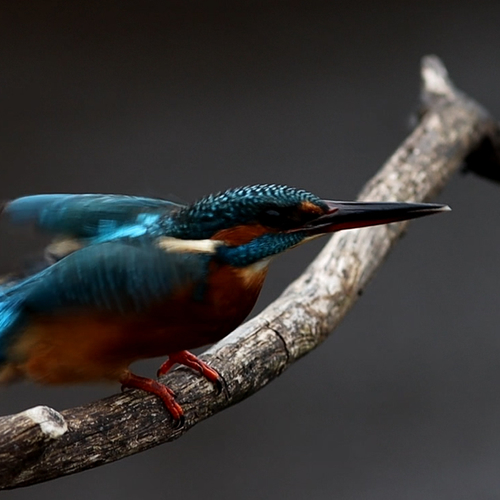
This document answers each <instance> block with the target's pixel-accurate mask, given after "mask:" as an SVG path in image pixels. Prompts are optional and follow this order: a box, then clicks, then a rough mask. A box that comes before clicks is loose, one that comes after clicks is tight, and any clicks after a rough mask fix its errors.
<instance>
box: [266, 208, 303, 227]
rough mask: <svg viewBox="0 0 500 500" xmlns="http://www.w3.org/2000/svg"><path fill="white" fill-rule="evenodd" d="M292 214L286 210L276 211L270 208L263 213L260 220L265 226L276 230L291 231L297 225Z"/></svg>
mask: <svg viewBox="0 0 500 500" xmlns="http://www.w3.org/2000/svg"><path fill="white" fill-rule="evenodd" d="M290 215H291V214H290V213H288V211H286V210H284V209H283V210H276V209H273V208H270V209H268V210H266V211H265V212H262V213H261V214H260V216H259V218H258V220H259V222H260V223H261V224H262V225H263V226H267V227H272V228H276V229H289V228H291V227H293V226H294V225H295V222H294V221H293V219H292V218H291V217H290Z"/></svg>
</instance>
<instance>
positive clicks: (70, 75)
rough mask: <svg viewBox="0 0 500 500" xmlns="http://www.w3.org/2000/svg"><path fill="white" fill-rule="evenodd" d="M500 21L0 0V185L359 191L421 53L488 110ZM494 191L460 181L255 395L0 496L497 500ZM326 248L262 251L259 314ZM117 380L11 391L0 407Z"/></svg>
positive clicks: (499, 313) (28, 236) (499, 380)
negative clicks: (142, 445) (164, 438)
mask: <svg viewBox="0 0 500 500" xmlns="http://www.w3.org/2000/svg"><path fill="white" fill-rule="evenodd" d="M499 22H500V3H499V2H497V1H491V2H485V1H481V0H477V1H475V2H469V1H466V0H463V1H431V0H420V1H418V2H415V1H405V2H402V1H400V0H378V1H368V0H351V1H350V2H333V1H329V2H326V1H322V2H320V1H314V0H308V1H277V0H267V1H250V0H249V1H233V2H223V1H219V0H204V1H201V0H200V1H197V0H183V1H174V0H162V1H143V2H133V1H126V0H122V1H120V2H117V1H111V0H101V1H99V2H94V1H86V2H80V1H73V2H58V1H43V2H34V1H25V2H2V3H1V4H0V68H1V70H0V112H1V117H2V119H1V121H0V128H1V132H0V151H1V159H0V161H1V166H0V198H2V199H5V198H12V197H16V196H19V195H24V194H30V193H44V192H47V193H50V192H74V193H81V192H105V193H130V194H133V193H135V194H140V195H146V196H161V197H167V196H172V197H174V199H177V200H186V201H190V200H193V199H195V198H198V197H200V196H202V195H204V194H207V193H209V192H212V191H218V190H222V189H225V188H227V187H230V186H238V185H244V184H249V183H260V182H278V183H285V184H290V185H294V186H298V187H302V188H306V189H309V190H311V191H313V192H315V193H316V194H318V195H320V196H323V197H325V198H334V199H352V198H354V197H355V196H356V194H357V192H358V191H359V190H360V188H361V187H362V185H363V183H364V182H365V181H366V180H368V178H369V177H370V176H371V175H372V174H374V173H375V172H376V171H377V170H378V168H379V167H380V166H381V164H382V163H383V162H384V161H385V160H386V159H387V158H388V157H389V156H390V155H391V154H392V152H393V151H394V150H395V149H396V147H397V146H398V145H399V144H400V142H401V141H402V140H403V139H404V137H405V136H406V135H407V134H408V133H409V127H408V123H409V116H410V114H411V112H412V111H413V110H414V109H415V108H416V105H417V97H418V90H419V88H418V87H419V63H420V58H421V56H423V55H425V54H428V53H435V54H437V55H439V56H440V57H441V58H442V59H443V60H444V62H445V64H446V65H447V67H448V69H449V71H450V74H451V76H452V78H453V80H454V81H455V82H456V84H457V85H458V86H459V87H460V88H461V89H462V90H464V91H466V92H468V93H469V94H470V95H471V96H473V97H474V98H476V99H477V100H478V101H480V102H481V103H482V104H484V105H485V106H486V107H487V108H488V109H489V110H490V112H491V113H492V114H493V115H495V116H497V117H500V92H499V88H500V56H499V44H500V30H499V29H498V26H499ZM499 195H500V186H498V185H494V184H490V183H488V182H487V181H483V180H481V179H478V178H475V177H473V176H471V175H469V176H456V177H455V178H454V179H453V180H452V182H451V183H450V184H449V186H448V187H447V188H446V190H445V191H444V192H443V193H442V195H441V197H440V201H442V202H445V203H449V204H450V205H451V206H452V207H453V212H452V213H450V214H446V215H443V216H439V217H433V218H429V219H425V220H420V221H416V222H414V223H413V224H412V225H411V227H410V231H409V232H408V234H407V236H406V237H405V238H404V239H403V240H402V241H401V242H400V244H399V245H398V246H397V247H396V249H395V251H394V252H393V254H392V255H391V257H390V258H389V259H388V261H387V262H386V264H385V265H384V266H383V267H382V268H381V270H380V272H379V274H378V275H377V277H376V278H375V280H374V281H373V282H372V283H371V285H370V286H369V287H368V289H367V290H366V292H365V294H364V295H363V297H362V298H361V300H360V301H359V302H358V304H357V306H356V307H355V308H354V309H353V310H352V311H351V313H350V314H349V316H348V317H347V318H346V319H345V320H344V322H343V324H342V325H341V327H340V328H338V329H337V330H336V331H335V332H334V333H333V335H332V336H331V337H330V338H329V340H328V341H327V342H326V343H325V344H323V345H322V346H321V347H320V348H319V349H317V350H316V351H315V352H313V353H311V354H310V355H309V356H307V357H306V358H304V359H303V360H301V361H300V362H299V363H297V364H296V365H294V366H293V367H292V368H291V369H290V370H288V371H287V372H286V373H284V374H283V376H282V377H281V378H280V379H279V380H277V381H275V382H274V383H272V384H271V385H270V386H269V387H267V388H266V389H265V390H263V391H261V392H260V393H259V394H257V395H255V396H254V397H252V398H250V399H249V400H247V401H244V402H243V403H241V404H239V405H237V406H235V407H233V408H230V409H229V410H227V411H225V412H223V413H222V414H219V415H216V416H215V417H213V418H211V419H210V420H208V421H206V422H203V423H202V424H200V425H199V426H197V427H196V428H194V429H192V430H191V431H190V432H189V433H188V434H187V435H186V436H184V437H183V438H181V439H180V440H178V441H176V442H174V443H171V444H168V445H163V446H160V447H157V448H155V449H153V450H150V451H148V452H145V453H142V454H140V455H136V456H134V457H131V458H128V459H125V460H123V461H121V462H118V463H114V464H111V465H107V466H104V467H101V468H98V469H95V470H92V471H88V472H85V473H81V474H78V475H74V476H70V477H66V478H62V479H59V480H56V481H52V482H50V483H46V484H41V485H36V486H33V487H30V488H25V489H21V490H16V491H12V492H8V493H4V496H5V498H12V499H17V500H21V499H32V498H35V497H36V498H38V499H48V498H72V499H73V500H80V499H89V498H92V499H93V500H100V499H107V500H112V499H124V498H137V497H140V496H142V497H151V498H183V499H185V500H191V499H199V498H217V499H219V500H224V499H233V498H238V499H254V498H263V499H268V498H269V499H270V498H273V499H274V498H290V499H302V498H307V499H335V500H341V499H342V500H344V499H345V500H351V499H356V500H364V499H370V500H373V499H387V498H404V499H422V498H425V499H454V500H456V499H470V498H474V499H496V498H499V497H500V474H499V472H498V471H499V469H500V429H499V426H500V424H499V422H500V397H499V384H500V333H499V325H500V307H498V295H499V285H498V283H499V281H500V265H499V264H500V253H499V251H498V248H499V245H500V224H499V223H498V220H499V215H500V210H499ZM1 231H2V233H1V234H2V236H1V237H0V242H1V243H0V271H1V272H6V271H9V270H11V269H12V268H14V267H16V266H19V265H21V264H22V263H23V262H26V261H30V259H32V258H33V256H34V255H36V250H35V247H36V245H37V244H38V243H39V240H38V239H37V238H36V236H35V235H34V234H33V233H32V232H30V231H29V230H26V229H18V228H17V229H13V228H9V227H7V226H6V224H5V223H3V224H2V226H1ZM320 247H321V242H319V243H317V244H310V245H308V246H304V247H303V248H300V249H297V250H295V251H293V252H290V253H289V254H287V255H285V256H283V257H282V258H281V259H279V260H277V261H276V262H275V264H274V266H273V268H272V271H271V273H270V275H269V278H268V280H267V284H266V286H265V289H264V292H263V294H262V299H261V301H260V302H259V306H258V310H260V309H262V307H263V306H264V305H265V304H267V303H268V302H269V301H271V300H272V299H273V298H275V297H276V296H277V295H278V294H279V293H280V291H281V290H282V289H283V288H284V287H285V286H286V284H287V283H289V282H290V281H291V280H292V279H293V278H295V277H296V276H298V275H299V274H300V273H301V272H302V270H303V269H304V267H305V266H306V265H307V263H308V262H309V261H310V260H311V259H312V258H313V257H314V255H315V254H316V253H317V251H318V250H319V248H320ZM158 363H159V361H158V360H154V361H152V362H148V363H143V364H142V365H141V366H139V367H137V370H138V371H139V372H141V373H144V374H149V375H152V374H153V373H154V371H155V369H156V367H157V366H158ZM117 390H118V388H117V387H115V386H109V387H107V386H102V387H100V386H97V387H96V386H89V387H71V388H55V389H54V388H50V389H47V388H41V387H35V386H32V385H30V384H22V385H17V386H13V387H9V388H7V389H1V390H0V414H2V415H5V414H9V413H14V412H18V411H21V410H24V409H26V408H28V407H32V406H35V405H38V404H46V405H49V406H53V407H55V408H56V409H59V410H62V409H64V408H68V407H72V406H75V405H80V404H83V403H86V402H89V401H92V400H94V399H97V398H100V397H103V396H106V395H109V394H112V393H113V392H117Z"/></svg>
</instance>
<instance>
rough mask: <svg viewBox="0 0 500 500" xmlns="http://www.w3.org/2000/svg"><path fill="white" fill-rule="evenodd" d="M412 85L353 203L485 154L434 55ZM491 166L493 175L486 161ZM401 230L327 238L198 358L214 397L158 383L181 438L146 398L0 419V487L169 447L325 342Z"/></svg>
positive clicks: (438, 180) (444, 174)
mask: <svg viewBox="0 0 500 500" xmlns="http://www.w3.org/2000/svg"><path fill="white" fill-rule="evenodd" d="M422 84H423V86H422V106H423V108H422V109H423V112H422V114H421V119H420V122H419V124H418V126H417V128H416V129H415V130H414V131H413V133H412V134H411V135H410V136H409V137H408V138H407V139H406V141H405V142H404V143H403V144H402V145H401V147H400V148H399V149H398V150H397V151H396V152H395V153H394V155H393V156H392V157H391V158H390V159H389V160H388V162H387V163H386V165H385V166H384V167H383V169H382V170H381V171H380V172H379V173H378V174H377V175H376V176H375V177H374V178H373V179H371V180H370V181H369V182H368V184H367V185H366V186H365V188H364V189H363V191H362V193H361V195H360V199H361V200H400V201H422V200H428V199H430V198H432V197H433V196H435V195H436V194H437V193H438V192H439V191H440V190H441V189H442V188H443V186H444V185H445V183H446V182H447V180H448V179H449V177H450V176H451V175H452V173H453V172H455V171H456V170H457V169H458V168H459V166H460V165H461V164H462V163H463V162H464V160H465V159H466V158H468V159H469V168H471V169H474V166H475V161H476V160H477V159H478V157H476V160H474V155H473V154H472V155H471V153H472V152H473V151H477V148H478V147H479V146H480V145H481V144H483V143H484V141H485V140H489V141H490V142H491V143H492V144H496V137H498V134H499V131H498V127H497V123H496V122H495V121H494V120H493V119H492V118H491V117H490V116H489V115H488V113H487V112H486V111H485V110H484V109H483V108H482V107H481V106H479V105H478V104H477V103H475V102H474V101H473V100H472V99H470V98H468V97H467V96H466V95H464V94H463V93H461V92H459V91H458V90H457V89H456V88H455V87H454V86H453V84H452V83H451V81H450V80H449V78H448V75H447V72H446V69H445V68H444V66H443V65H442V63H441V62H440V61H439V59H437V58H436V57H432V56H430V57H426V58H424V60H423V63H422ZM471 158H472V160H471ZM479 160H480V158H479ZM495 162H496V163H495ZM493 163H495V166H496V168H497V169H498V162H497V159H496V158H495V159H494V161H493V160H492V164H493ZM406 227H407V223H399V224H392V225H389V226H378V227H372V228H365V229H362V230H352V231H346V232H343V233H338V234H335V235H334V236H333V237H332V239H331V240H330V242H329V243H328V244H327V245H326V247H325V248H324V250H323V251H322V252H321V253H320V255H319V256H318V257H317V258H316V260H315V261H314V262H313V263H312V264H311V265H310V266H309V268H308V269H307V270H306V271H305V272H304V274H303V275H302V276H301V277H300V278H299V279H298V280H296V281H295V282H294V283H292V284H291V285H290V286H289V287H288V288H287V289H286V290H285V292H284V293H283V294H282V296H281V297H280V298H279V299H278V300H276V301H275V302H274V303H273V304H271V305H270V306H269V307H268V308H267V309H266V310H265V311H264V312H263V313H262V314H260V315H259V316H258V317H256V318H254V319H253V320H251V321H249V322H248V323H246V324H244V325H242V326H241V327H240V328H238V329H237V330H236V331H235V332H233V333H232V334H231V335H229V336H228V337H226V338H225V339H224V340H222V341H221V342H219V343H218V344H217V345H215V346H213V347H212V348H211V349H210V350H209V351H207V353H206V354H205V355H204V356H203V357H204V359H205V360H207V361H208V362H209V363H210V364H211V365H212V366H213V367H214V368H215V369H217V370H218V371H219V373H220V374H221V375H222V377H223V379H224V381H225V391H224V392H223V393H221V394H218V395H217V394H215V393H214V391H213V388H212V386H211V385H210V384H209V383H207V382H206V381H205V380H203V379H202V378H200V377H197V376H196V375H193V374H191V373H190V372H189V371H187V370H185V369H182V368H180V369H177V370H175V371H174V372H173V373H172V374H169V375H168V377H166V378H165V380H164V381H165V382H167V383H168V385H169V386H170V387H171V388H172V389H173V390H174V391H175V392H176V394H177V395H178V400H179V402H180V403H181V404H182V406H183V408H184V410H185V415H186V423H185V426H184V427H183V428H181V429H177V428H175V427H173V423H172V420H171V418H170V416H169V415H168V413H167V412H166V411H165V409H164V407H163V405H162V403H161V402H160V401H159V400H158V398H156V397H154V396H151V395H149V394H146V393H144V392H141V391H131V392H127V393H125V394H122V395H117V396H113V397H110V398H107V399H104V400H101V401H97V402H95V403H92V404H89V405H86V406H81V407H78V408H73V409H69V410H65V411H63V412H61V413H57V412H55V411H54V410H51V409H49V408H46V407H37V408H32V409H31V410H28V411H25V412H23V413H19V414H17V415H12V416H8V417H2V418H0V464H1V465H0V485H1V487H2V488H4V489H5V488H14V487H16V486H26V485H29V484H33V483H37V482H41V481H47V480H49V479H53V478H56V477H59V476H63V475H66V474H71V473H74V472H78V471H82V470H85V469H89V468H92V467H96V466H98V465H102V464H105V463H108V462H112V461H115V460H119V459H121V458H124V457H126V456H128V455H131V454H134V453H138V452H140V451H143V450H146V449H148V448H151V447H153V446H157V445H159V444H161V443H164V442H167V441H172V440H174V439H177V438H178V437H180V436H181V435H182V434H184V433H185V432H186V431H187V430H189V429H190V428H191V427H192V426H194V425H195V424H197V423H198V422H201V421H202V420H204V419H206V418H208V417H209V416H211V415H212V414H214V413H216V412H218V411H221V410H223V409H224V408H226V407H228V406H230V405H233V404H235V403H237V402H238V401H241V400H242V399H244V398H247V397H249V396H250V395H251V394H253V393H254V392H256V391H258V390H259V389H261V388H262V387H264V386H265V385H266V384H267V383H269V382H270V381H271V380H273V379H274V378H276V377H277V376H279V375H280V374H281V373H282V372H283V371H284V370H285V369H286V368H287V367H288V366H290V365H291V364H292V363H294V362H295V361H296V360H297V359H299V358H300V357H302V356H304V355H305V354H307V353H308V352H309V351H311V350H312V349H314V348H315V347H316V346H318V345H319V344H320V343H321V342H322V341H323V340H324V339H325V338H326V337H327V336H328V335H329V334H330V332H331V331H332V330H333V329H334V328H335V327H336V326H337V324H338V323H339V322H340V321H341V319H342V318H343V317H344V315H345V314H346V312H347V311H348V310H349V309H350V308H351V306H352V305H353V304H354V302H355V301H356V299H357V297H358V295H359V294H360V293H361V291H362V290H363V289H364V287H365V286H366V284H367V283H368V281H369V280H370V278H371V277H372V276H373V274H374V273H375V271H376V269H377V268H378V266H379V265H380V264H381V263H382V261H383V260H384V258H385V256H386V255H387V253H388V252H389V250H390V248H391V247H392V245H393V244H394V243H395V242H396V241H397V239H398V238H399V237H400V236H401V234H402V233H403V231H404V230H405V229H406Z"/></svg>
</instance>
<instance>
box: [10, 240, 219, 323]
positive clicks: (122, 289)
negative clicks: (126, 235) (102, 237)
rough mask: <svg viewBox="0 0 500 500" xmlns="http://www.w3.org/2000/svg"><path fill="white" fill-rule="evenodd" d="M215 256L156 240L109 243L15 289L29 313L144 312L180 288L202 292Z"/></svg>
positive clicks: (84, 250)
mask: <svg viewBox="0 0 500 500" xmlns="http://www.w3.org/2000/svg"><path fill="white" fill-rule="evenodd" d="M208 263H209V255H207V254H193V253H189V254H188V253H180V252H167V251H164V250H162V249H161V248H159V247H158V246H156V244H155V242H154V240H150V241H141V240H137V241H131V240H121V241H109V242H105V243H100V244H96V245H90V246H87V247H85V248H82V249H81V250H79V251H77V252H74V253H72V254H70V255H68V256H67V257H66V258H64V259H62V260H60V261H58V262H56V263H55V264H54V265H52V266H50V267H49V268H47V269H45V270H43V271H41V272H40V273H38V274H37V275H34V276H32V277H31V278H28V279H27V280H24V282H21V283H19V284H18V285H16V286H14V287H12V288H10V289H9V290H8V291H7V294H8V295H9V296H16V295H20V296H22V297H23V301H22V302H23V305H24V308H25V309H26V310H28V311H33V312H40V313H53V312H57V311H59V310H63V309H67V308H71V309H74V308H75V309H78V308H85V309H89V308H90V309H95V310H103V311H109V312H114V313H125V312H141V311H144V310H148V309H149V308H151V307H153V306H154V305H155V304H159V303H162V302H163V301H168V300H169V298H170V297H172V296H173V295H174V294H176V292H179V291H182V290H186V289H190V290H192V293H194V294H199V293H200V292H201V293H202V292H203V290H200V286H201V287H202V286H203V285H202V284H203V278H204V277H205V276H206V273H207V272H208Z"/></svg>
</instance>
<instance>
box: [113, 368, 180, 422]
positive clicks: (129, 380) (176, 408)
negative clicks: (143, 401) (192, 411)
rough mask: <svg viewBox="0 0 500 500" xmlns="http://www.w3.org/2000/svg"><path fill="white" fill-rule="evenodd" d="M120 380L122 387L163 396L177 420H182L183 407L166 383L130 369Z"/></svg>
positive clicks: (165, 403)
mask: <svg viewBox="0 0 500 500" xmlns="http://www.w3.org/2000/svg"><path fill="white" fill-rule="evenodd" d="M120 382H121V383H122V388H125V387H131V388H134V389H142V390H143V391H146V392H151V393H152V394H155V395H156V396H158V397H159V398H161V400H162V401H163V404H164V405H165V406H166V408H167V410H168V411H169V412H170V414H171V415H172V417H173V418H174V419H175V420H177V421H179V422H182V420H183V418H184V417H183V414H184V412H183V411H182V407H181V406H180V405H179V403H177V401H175V399H174V393H173V391H172V390H171V389H169V388H168V387H167V386H166V385H163V384H160V383H159V382H157V381H156V380H152V379H150V378H146V377H139V376H138V375H134V374H133V373H131V372H129V371H127V372H125V374H124V375H123V376H122V377H121V379H120Z"/></svg>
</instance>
